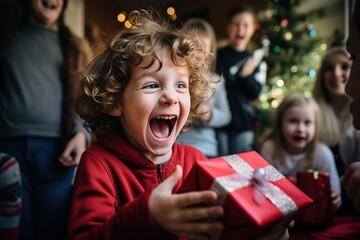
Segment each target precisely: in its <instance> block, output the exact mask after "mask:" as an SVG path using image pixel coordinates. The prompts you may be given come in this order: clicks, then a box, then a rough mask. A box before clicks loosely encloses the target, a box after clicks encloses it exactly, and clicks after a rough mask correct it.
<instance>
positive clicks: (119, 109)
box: [109, 106, 122, 117]
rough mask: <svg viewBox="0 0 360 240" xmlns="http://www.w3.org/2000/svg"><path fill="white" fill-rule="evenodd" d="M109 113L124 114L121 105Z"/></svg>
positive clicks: (113, 114) (117, 115) (112, 114)
mask: <svg viewBox="0 0 360 240" xmlns="http://www.w3.org/2000/svg"><path fill="white" fill-rule="evenodd" d="M109 114H110V115H111V116H114V117H120V116H121V115H122V109H121V107H120V106H119V107H117V108H115V109H114V110H112V111H111V112H109Z"/></svg>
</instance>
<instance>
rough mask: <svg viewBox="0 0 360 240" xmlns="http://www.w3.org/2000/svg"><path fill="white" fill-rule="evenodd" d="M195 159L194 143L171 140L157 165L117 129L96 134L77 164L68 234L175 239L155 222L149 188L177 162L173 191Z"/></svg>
mask: <svg viewBox="0 0 360 240" xmlns="http://www.w3.org/2000/svg"><path fill="white" fill-rule="evenodd" d="M200 159H206V157H205V156H204V155H203V154H202V153H201V152H200V151H199V150H197V149H196V148H193V147H191V146H185V145H180V144H176V143H175V144H174V146H173V155H172V157H171V159H170V161H169V162H167V163H165V164H162V165H158V166H157V165H155V164H154V163H153V162H151V161H150V160H149V159H147V158H146V157H145V156H144V155H142V154H141V153H140V152H139V151H137V150H136V149H134V148H133V147H132V146H131V145H129V143H128V142H127V141H126V140H124V139H123V138H122V137H121V136H119V135H117V134H116V133H114V132H109V133H106V134H103V135H98V136H97V143H96V144H94V145H93V146H91V147H90V148H89V149H88V150H87V151H86V152H84V154H83V156H82V159H81V161H80V164H79V166H78V170H77V174H76V178H75V183H74V193H73V200H72V206H71V211H70V217H69V227H68V239H69V240H71V239H76V240H80V239H89V240H90V239H106V240H110V239H116V240H120V239H167V240H169V239H178V238H177V237H175V236H170V235H167V234H164V233H163V232H161V231H160V230H159V229H158V228H157V227H156V226H155V224H154V222H153V221H152V218H151V216H150V213H149V198H150V194H151V192H152V190H153V189H154V188H155V187H156V186H157V185H158V184H159V183H160V182H161V179H160V177H161V175H163V179H166V178H167V177H168V176H170V175H171V174H172V173H173V172H174V171H175V166H176V165H177V164H179V165H180V166H182V168H183V179H182V180H181V181H180V183H179V184H178V185H177V186H176V187H175V189H174V192H176V191H177V190H178V189H179V187H180V185H181V182H182V181H183V180H184V179H185V178H186V176H187V175H188V173H189V172H190V170H191V168H192V167H193V166H194V164H195V162H196V161H197V160H200Z"/></svg>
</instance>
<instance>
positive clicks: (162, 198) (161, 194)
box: [149, 166, 224, 239]
mask: <svg viewBox="0 0 360 240" xmlns="http://www.w3.org/2000/svg"><path fill="white" fill-rule="evenodd" d="M181 177H182V168H181V167H180V166H176V170H175V172H174V173H173V174H172V175H171V176H170V177H168V178H167V179H166V180H165V181H164V182H162V183H161V184H160V185H159V186H157V187H156V188H155V189H154V191H153V192H152V194H151V197H150V201H149V208H150V213H151V214H152V216H153V218H154V220H155V222H156V223H157V225H158V226H159V227H160V228H161V229H162V230H164V231H166V232H168V233H170V234H174V235H178V236H185V237H188V238H191V239H209V238H208V237H207V236H209V235H208V234H209V233H210V232H214V233H216V232H221V231H222V230H223V228H224V227H223V224H222V223H220V222H218V221H213V219H216V218H217V217H219V216H222V215H223V214H224V210H223V208H222V207H221V206H219V205H216V206H214V205H211V204H212V203H214V202H215V201H216V199H217V194H216V193H215V192H214V191H210V190H208V191H199V192H188V193H181V194H173V193H172V189H173V188H174V187H175V186H176V184H177V183H178V182H179V180H180V179H181ZM202 203H204V205H206V206H204V205H202ZM199 205H201V206H199Z"/></svg>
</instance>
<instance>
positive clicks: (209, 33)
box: [183, 18, 217, 72]
mask: <svg viewBox="0 0 360 240" xmlns="http://www.w3.org/2000/svg"><path fill="white" fill-rule="evenodd" d="M183 29H184V30H185V31H194V32H195V34H196V35H198V36H199V37H201V36H205V37H207V38H209V40H210V42H211V46H210V53H209V55H208V59H207V60H208V63H209V65H210V70H211V71H212V72H215V67H216V66H215V65H216V52H217V45H216V34H215V31H214V28H213V27H212V26H211V24H210V23H209V22H207V21H206V20H204V19H202V18H190V19H188V20H187V21H186V22H185V23H184V25H183ZM204 47H205V46H204Z"/></svg>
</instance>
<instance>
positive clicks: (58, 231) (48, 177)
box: [0, 137, 76, 240]
mask: <svg viewBox="0 0 360 240" xmlns="http://www.w3.org/2000/svg"><path fill="white" fill-rule="evenodd" d="M62 150H63V145H62V144H61V141H60V139H59V138H47V137H11V138H8V137H0V152H4V153H7V154H9V155H11V156H13V157H15V158H16V160H17V161H18V163H19V166H20V173H21V201H22V209H21V214H20V239H26V240H28V239H33V240H45V239H46V240H48V239H59V240H60V239H62V240H63V239H66V227H67V226H66V225H67V218H68V212H69V205H70V199H71V191H72V183H73V178H74V174H75V169H76V168H75V167H64V166H62V165H61V164H60V163H59V161H58V159H59V156H60V154H61V151H62Z"/></svg>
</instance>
